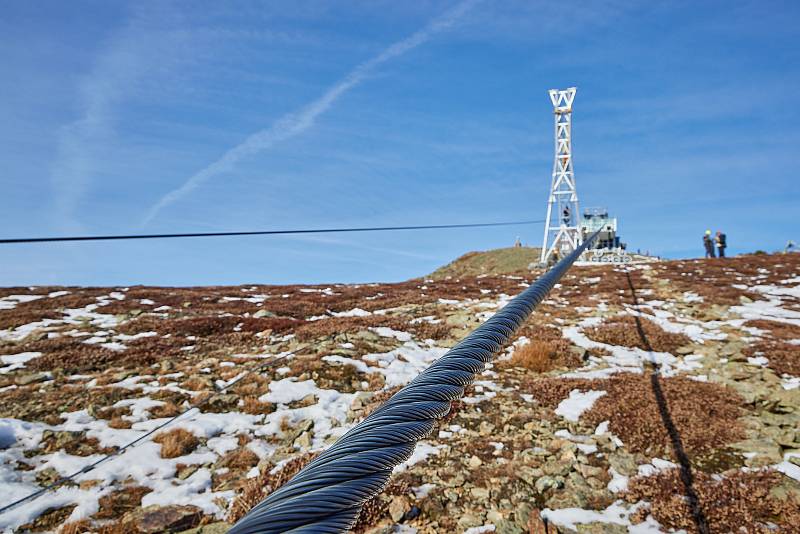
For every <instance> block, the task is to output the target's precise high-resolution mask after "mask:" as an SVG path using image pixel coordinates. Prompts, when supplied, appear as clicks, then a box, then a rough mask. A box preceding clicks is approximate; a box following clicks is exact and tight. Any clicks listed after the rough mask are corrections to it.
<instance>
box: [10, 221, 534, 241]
mask: <svg viewBox="0 0 800 534" xmlns="http://www.w3.org/2000/svg"><path fill="white" fill-rule="evenodd" d="M543 222H544V220H541V221H510V222H495V223H467V224H427V225H419V226H368V227H359V228H317V229H304V230H257V231H248V232H193V233H184V234H123V235H88V236H63V237H20V238H10V239H0V245H11V244H20V243H59V242H64V241H119V240H123V239H174V238H184V237H231V236H251V235H293V234H332V233H347V232H393V231H400V230H442V229H448V228H487V227H490V226H520V225H526V224H540V223H543Z"/></svg>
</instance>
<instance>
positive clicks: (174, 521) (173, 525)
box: [122, 504, 203, 534]
mask: <svg viewBox="0 0 800 534" xmlns="http://www.w3.org/2000/svg"><path fill="white" fill-rule="evenodd" d="M202 518H203V510H201V509H200V508H198V507H197V506H192V505H176V504H171V505H168V506H159V505H156V504H154V505H151V506H147V507H145V508H139V509H136V510H133V511H131V512H128V513H127V514H125V516H123V518H122V523H123V524H127V525H129V526H131V527H132V528H134V529H135V530H136V532H142V533H145V534H150V533H156V532H180V531H182V530H188V529H190V528H193V527H196V526H197V524H198V523H199V522H200V520H201V519H202Z"/></svg>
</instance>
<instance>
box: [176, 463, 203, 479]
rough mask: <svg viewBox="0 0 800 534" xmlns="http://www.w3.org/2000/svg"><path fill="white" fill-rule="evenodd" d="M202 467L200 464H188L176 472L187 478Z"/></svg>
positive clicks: (178, 475) (179, 476) (180, 476)
mask: <svg viewBox="0 0 800 534" xmlns="http://www.w3.org/2000/svg"><path fill="white" fill-rule="evenodd" d="M199 468H200V466H199V465H187V466H185V467H183V468H182V469H181V470H180V471H178V472H177V473H176V476H177V477H178V478H179V479H181V480H186V479H187V478H189V477H190V476H192V475H193V474H195V472H197V470H198V469H199Z"/></svg>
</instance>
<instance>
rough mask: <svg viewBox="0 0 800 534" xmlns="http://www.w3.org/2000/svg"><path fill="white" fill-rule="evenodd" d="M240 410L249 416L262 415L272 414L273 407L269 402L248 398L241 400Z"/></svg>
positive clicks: (253, 397) (252, 397)
mask: <svg viewBox="0 0 800 534" xmlns="http://www.w3.org/2000/svg"><path fill="white" fill-rule="evenodd" d="M240 410H241V411H243V412H244V413H248V414H250V415H262V414H268V413H272V412H274V411H275V405H274V404H272V403H271V402H261V401H260V400H258V397H255V396H250V397H245V398H243V399H242V406H241V408H240Z"/></svg>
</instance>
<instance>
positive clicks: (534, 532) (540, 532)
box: [528, 510, 558, 534]
mask: <svg viewBox="0 0 800 534" xmlns="http://www.w3.org/2000/svg"><path fill="white" fill-rule="evenodd" d="M528 532H529V534H558V529H557V528H556V526H555V525H553V524H552V523H550V522H548V521H547V520H546V519H544V518H542V514H541V512H540V511H539V510H532V511H531V513H530V515H529V516H528Z"/></svg>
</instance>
